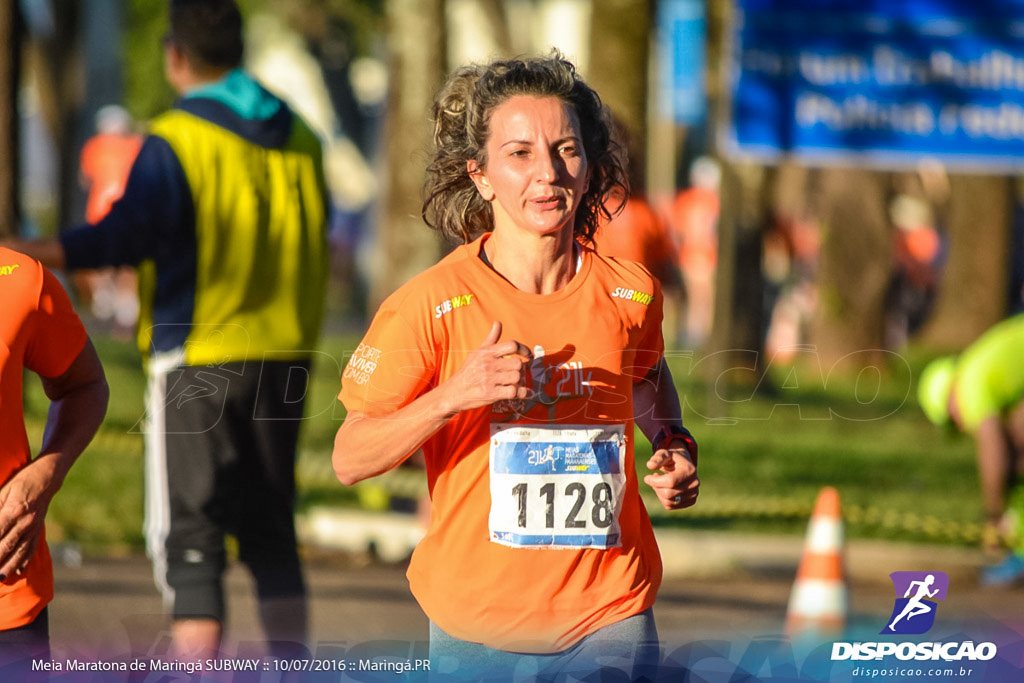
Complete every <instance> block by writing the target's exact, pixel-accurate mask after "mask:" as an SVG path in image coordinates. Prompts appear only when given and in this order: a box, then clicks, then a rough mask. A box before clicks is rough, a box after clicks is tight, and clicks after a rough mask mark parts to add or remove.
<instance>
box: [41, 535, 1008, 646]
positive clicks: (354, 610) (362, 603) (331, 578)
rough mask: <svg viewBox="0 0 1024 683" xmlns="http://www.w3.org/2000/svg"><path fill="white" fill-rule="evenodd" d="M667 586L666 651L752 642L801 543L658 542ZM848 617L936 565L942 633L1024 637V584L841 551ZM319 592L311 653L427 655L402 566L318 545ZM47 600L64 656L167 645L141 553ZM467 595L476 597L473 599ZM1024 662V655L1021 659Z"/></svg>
mask: <svg viewBox="0 0 1024 683" xmlns="http://www.w3.org/2000/svg"><path fill="white" fill-rule="evenodd" d="M660 542H661V546H662V551H663V555H665V558H666V581H665V583H664V585H663V587H662V590H661V593H660V595H659V601H658V604H657V606H656V608H655V612H656V618H657V621H658V627H659V632H660V635H661V638H662V641H663V643H664V647H665V648H666V651H672V650H673V649H675V648H678V647H682V646H684V645H686V644H692V643H694V642H697V641H707V640H711V639H725V640H730V641H732V642H734V643H737V644H738V645H737V647H740V648H742V647H743V644H744V643H749V642H751V641H752V640H757V639H763V638H764V637H770V636H776V635H778V634H780V633H782V631H783V629H784V623H785V616H786V607H787V602H788V600H789V594H790V591H791V588H792V584H793V577H794V575H795V569H796V565H797V563H798V562H799V558H800V553H801V550H802V541H801V539H793V538H785V539H770V538H764V537H755V536H736V535H728V534H709V533H690V534H685V533H674V534H671V535H662V537H661V538H660ZM845 556H846V567H847V578H848V590H849V603H850V611H849V621H850V623H851V624H853V625H857V626H858V628H860V627H863V628H864V629H867V630H868V631H869V632H873V633H874V634H877V633H878V631H879V630H880V629H881V627H882V626H884V620H885V619H886V618H887V617H888V616H889V614H890V612H891V610H892V607H893V588H892V585H891V583H890V582H889V579H888V575H889V572H891V571H897V570H922V571H924V570H937V571H945V572H946V573H948V574H949V575H950V579H951V583H950V591H949V595H948V596H947V600H946V601H944V603H943V604H942V606H941V613H940V615H939V616H940V618H941V623H943V624H945V625H946V626H947V628H946V630H947V631H949V630H951V629H952V630H954V631H955V628H959V627H960V625H961V623H966V622H975V621H981V622H986V623H988V622H993V623H1000V624H1003V625H1007V626H1009V627H1010V632H1011V633H1012V631H1016V633H1017V635H1018V637H1017V639H1018V640H1020V639H1021V638H1024V635H1022V634H1024V588H1015V589H1002V590H993V589H982V588H979V587H978V586H977V582H976V571H977V568H978V565H979V562H980V558H979V557H978V556H977V554H976V553H975V552H973V551H970V550H955V549H946V548H936V547H930V546H907V545H893V544H887V543H877V542H855V543H850V544H848V546H847V547H846V549H845ZM307 577H308V580H309V586H310V593H311V597H312V607H311V627H312V640H313V642H314V643H316V644H317V646H316V648H315V649H314V653H313V654H326V653H328V652H339V651H344V650H351V649H352V648H357V649H359V648H366V647H370V646H371V645H373V644H374V643H376V644H377V645H374V646H378V645H380V642H379V641H385V640H387V641H400V642H399V643H398V644H395V643H392V644H391V645H388V646H387V647H389V648H394V647H398V648H400V649H401V648H407V649H408V651H409V652H410V653H411V654H410V656H412V654H415V653H417V652H419V649H418V648H420V647H422V646H423V645H422V644H423V643H424V642H425V641H426V633H427V622H426V619H425V618H424V616H423V614H422V613H421V612H420V610H419V608H418V607H417V605H416V603H415V602H414V600H413V598H412V596H411V595H410V593H409V590H408V587H407V584H406V580H405V575H404V564H403V563H402V562H390V563H384V562H380V561H374V560H373V559H372V558H370V557H369V556H367V554H365V553H351V552H340V551H336V550H317V551H315V552H312V553H310V555H309V557H308V558H307ZM56 581H57V598H56V600H55V602H54V603H53V605H52V607H51V631H52V638H53V643H54V655H55V658H56V659H63V658H64V657H68V656H72V657H85V658H88V657H93V658H101V659H102V658H111V657H124V656H129V655H130V656H139V657H147V656H149V655H155V654H159V653H161V652H162V651H163V648H164V647H165V646H166V633H165V632H164V627H165V621H164V618H163V616H162V613H161V609H160V601H159V599H158V597H157V594H156V591H155V589H154V587H153V583H152V579H151V575H150V567H149V563H148V561H147V560H146V559H145V558H143V557H125V558H88V557H87V558H85V560H84V561H83V562H82V564H81V566H79V567H70V566H58V567H57V568H56ZM227 585H228V590H229V610H230V623H229V633H230V635H229V639H228V641H227V644H226V647H225V651H226V653H227V654H228V655H235V654H238V655H241V654H245V653H247V652H252V651H253V650H254V648H256V647H257V645H256V644H255V643H256V642H257V641H258V640H259V638H260V630H259V626H258V621H257V617H256V610H255V604H254V601H253V599H252V592H251V583H250V580H249V577H248V575H247V573H246V571H245V570H244V568H243V567H241V566H237V565H235V566H232V568H231V569H230V572H229V574H228V583H227ZM465 598H466V599H467V600H471V599H472V596H465ZM1021 664H1022V666H1024V662H1022V663H1021Z"/></svg>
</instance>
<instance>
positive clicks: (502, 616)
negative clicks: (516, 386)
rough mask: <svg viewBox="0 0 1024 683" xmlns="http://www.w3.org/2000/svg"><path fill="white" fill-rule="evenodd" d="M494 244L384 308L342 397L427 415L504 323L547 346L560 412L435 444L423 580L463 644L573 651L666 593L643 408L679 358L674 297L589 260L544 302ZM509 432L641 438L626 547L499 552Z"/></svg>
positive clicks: (491, 417)
mask: <svg viewBox="0 0 1024 683" xmlns="http://www.w3.org/2000/svg"><path fill="white" fill-rule="evenodd" d="M483 239H486V236H485V237H484V238H483ZM481 244H482V241H481V240H477V241H475V242H473V243H471V244H469V245H464V246H462V247H459V248H458V249H456V250H455V251H454V252H453V253H452V254H450V255H449V256H448V257H447V258H445V259H444V260H443V261H442V262H441V263H440V264H438V265H436V266H434V267H433V268H431V269H430V270H428V271H426V272H425V273H423V274H421V275H420V276H418V277H416V278H415V279H413V280H412V281H411V282H410V283H408V284H406V285H405V286H404V287H402V288H401V289H399V290H398V292H396V293H395V294H394V295H392V297H391V298H390V299H389V300H388V301H386V302H385V303H384V304H383V305H382V307H381V309H380V311H378V313H377V315H376V316H375V318H374V321H373V323H372V324H371V326H370V329H369V330H368V331H367V334H366V336H365V338H364V339H363V342H362V344H360V346H359V347H358V348H357V350H356V352H355V354H354V355H353V357H352V359H351V360H350V361H349V363H348V366H347V367H346V369H345V372H344V375H343V380H342V391H341V394H340V398H341V400H342V401H343V402H344V404H345V406H346V408H348V409H349V410H357V411H361V412H364V413H367V414H369V415H380V414H384V413H388V412H392V411H394V410H396V409H398V408H400V407H402V406H403V405H406V404H408V403H410V402H412V401H413V400H414V399H415V398H416V397H417V396H418V395H420V394H421V393H423V392H425V391H427V390H429V389H430V388H431V387H434V386H437V385H438V384H439V383H441V382H443V381H445V380H447V379H448V378H450V377H451V376H452V375H453V374H454V373H455V372H456V371H457V370H458V369H459V368H460V367H462V365H463V363H464V362H465V360H466V357H467V355H468V354H469V353H470V352H471V351H473V350H475V349H477V348H478V347H479V346H480V344H481V343H482V342H483V341H484V339H485V338H486V337H487V335H488V333H489V331H490V329H491V324H492V322H493V321H495V320H498V321H500V322H501V323H502V325H503V328H502V335H501V338H502V340H506V339H516V340H518V341H519V342H521V343H522V344H524V345H526V346H527V347H528V348H531V349H534V353H535V354H536V353H537V347H541V348H542V349H543V352H544V368H543V369H544V374H545V378H546V380H545V381H546V382H547V383H546V384H545V385H544V387H543V394H544V395H545V396H546V398H545V402H544V403H536V404H534V405H532V406H531V405H525V406H524V405H520V406H519V407H518V408H519V410H521V411H523V412H522V416H521V417H517V416H516V414H515V413H511V412H506V411H508V410H509V409H510V407H509V406H505V407H502V406H501V405H500V404H497V405H496V406H488V407H485V408H480V409H477V410H472V411H465V412H463V413H460V414H458V415H457V416H456V417H454V418H453V419H451V420H450V421H448V422H447V423H446V424H445V426H444V427H443V428H442V429H441V430H440V431H439V432H438V433H437V434H436V435H435V436H434V437H433V438H431V439H430V440H428V441H427V443H426V444H424V446H423V451H424V454H425V456H426V464H427V475H428V482H427V483H428V486H429V488H430V491H431V497H432V507H431V521H430V528H429V529H428V531H427V534H426V536H425V537H424V538H423V540H422V541H421V542H420V543H419V545H418V546H417V548H416V550H415V552H414V553H413V557H412V560H411V562H410V566H409V571H408V575H409V581H410V587H411V589H412V592H413V594H414V595H415V596H416V599H417V600H418V601H419V603H420V605H421V606H422V607H423V610H424V612H425V613H426V614H427V616H428V617H429V618H430V619H431V620H432V621H433V622H434V623H436V624H437V625H438V626H439V627H440V628H441V629H442V630H444V631H445V632H446V633H448V634H449V635H452V636H454V637H456V638H459V639H461V640H466V641H470V642H476V643H483V644H485V645H487V646H489V647H492V648H498V649H504V650H510V651H518V652H559V651H562V650H565V649H567V648H568V647H571V646H572V645H573V644H575V643H576V642H578V641H579V640H580V639H582V638H584V637H585V636H587V635H590V634H591V633H593V632H595V631H597V630H598V629H600V628H602V627H604V626H608V625H610V624H613V623H616V622H618V621H620V620H622V619H623V618H626V617H628V616H632V615H634V614H637V613H639V612H641V611H643V610H644V609H646V608H648V607H650V606H651V605H652V604H653V603H654V599H655V596H656V594H657V591H658V586H659V585H660V582H661V573H662V565H661V556H660V554H659V551H658V547H657V543H656V541H655V538H654V533H653V530H652V529H651V524H650V521H649V519H648V517H647V512H646V509H645V508H644V505H643V503H642V502H641V499H640V495H639V491H638V480H637V477H636V476H635V472H636V469H635V465H634V460H633V413H632V400H631V397H632V390H633V385H634V382H636V381H639V380H640V379H641V378H643V377H644V376H645V375H646V374H647V372H648V371H649V369H650V368H651V367H652V366H653V365H654V364H655V363H656V362H657V361H658V359H659V358H660V357H661V354H662V351H663V340H662V337H661V293H660V291H659V289H658V287H657V284H656V283H655V281H654V280H653V278H652V277H651V275H650V273H648V272H647V271H646V270H644V269H643V268H642V267H641V266H639V265H637V264H634V263H627V262H620V261H616V260H610V259H605V258H603V257H600V256H598V255H597V254H595V253H594V252H592V251H590V250H585V251H584V255H583V257H582V260H581V265H580V270H579V272H577V273H576V275H575V277H574V278H573V279H572V280H571V281H570V283H569V284H568V285H567V286H566V287H565V288H563V289H562V290H560V291H558V292H556V293H554V294H548V295H537V294H530V293H527V292H523V291H521V290H518V289H516V288H515V287H514V286H513V285H511V284H510V283H509V282H508V281H506V280H505V279H504V278H502V277H501V276H500V275H498V274H497V273H495V272H494V271H493V270H491V269H490V268H489V267H488V266H487V265H486V264H484V263H483V261H482V260H481V259H480V258H479V256H478V254H479V252H480V247H481ZM528 374H529V373H528ZM535 388H536V386H535ZM506 421H512V422H520V423H523V422H525V423H528V424H551V423H554V424H589V425H599V424H609V423H610V424H623V425H625V434H626V437H627V439H626V441H627V444H626V459H625V472H626V473H627V483H626V487H625V492H624V495H623V504H622V511H621V514H620V517H619V522H620V525H621V529H622V541H621V547H616V548H610V549H607V550H598V549H575V548H573V549H523V548H511V547H507V546H505V545H500V544H498V543H493V542H490V540H489V530H488V511H489V510H490V505H491V500H490V488H489V481H490V477H489V439H490V432H489V429H490V424H491V423H492V422H506Z"/></svg>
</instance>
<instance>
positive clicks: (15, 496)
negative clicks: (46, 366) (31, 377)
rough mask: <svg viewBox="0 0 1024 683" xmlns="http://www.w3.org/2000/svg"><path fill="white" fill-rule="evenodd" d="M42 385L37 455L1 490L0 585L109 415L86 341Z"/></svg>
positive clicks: (35, 537)
mask: <svg viewBox="0 0 1024 683" xmlns="http://www.w3.org/2000/svg"><path fill="white" fill-rule="evenodd" d="M42 384H43V389H44V391H45V392H46V395H47V397H48V398H49V399H50V410H49V413H48V414H47V419H46V428H45V430H44V432H43V444H42V447H41V449H40V451H39V455H38V456H37V457H36V458H35V459H33V460H32V461H30V462H29V463H28V464H27V465H26V466H25V467H23V468H22V469H21V470H20V471H19V472H18V473H17V474H15V475H14V476H13V477H11V478H10V479H9V480H8V481H7V483H6V484H4V486H3V487H2V488H0V577H3V578H0V582H7V583H10V582H13V581H15V580H16V579H17V576H18V575H19V574H20V572H21V571H23V570H24V569H25V567H26V566H27V565H28V562H29V560H30V559H31V558H32V556H33V555H34V554H35V551H36V547H37V546H38V544H39V539H40V538H41V536H42V532H43V527H44V522H45V519H46V511H47V508H48V507H49V505H50V501H51V500H52V499H53V496H54V495H55V494H56V493H57V491H58V490H59V489H60V487H61V484H62V483H63V482H64V477H65V476H66V475H67V473H68V470H70V469H71V466H72V465H73V464H74V462H75V460H77V459H78V456H79V455H81V453H82V451H84V450H85V447H86V446H87V445H88V444H89V442H90V441H91V440H92V437H93V435H95V433H96V430H97V429H99V426H100V423H101V422H103V417H104V415H105V414H106V412H107V399H108V396H109V389H108V387H107V382H106V378H105V376H104V373H103V366H102V365H101V364H100V359H99V357H98V356H97V355H96V350H95V349H94V348H93V346H92V343H91V342H89V341H86V344H85V346H84V347H83V348H82V350H81V351H80V352H79V353H78V355H77V356H76V357H75V359H74V360H73V361H72V362H71V365H70V366H69V367H68V369H67V370H65V371H64V372H63V373H62V374H60V375H58V376H56V377H42Z"/></svg>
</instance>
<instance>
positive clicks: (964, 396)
mask: <svg viewBox="0 0 1024 683" xmlns="http://www.w3.org/2000/svg"><path fill="white" fill-rule="evenodd" d="M953 389H954V393H955V399H956V403H957V407H958V408H959V410H960V416H961V420H962V423H963V429H964V431H966V432H970V433H973V432H975V431H977V429H978V427H979V426H980V425H981V423H982V422H984V421H985V420H986V419H987V418H990V417H992V416H995V415H1002V414H1003V413H1004V412H1005V411H1006V410H1008V409H1009V408H1012V407H1013V406H1014V405H1016V404H1017V403H1018V402H1019V401H1020V400H1021V399H1022V398H1024V315H1018V316H1014V317H1012V318H1008V319H1007V320H1004V321H1002V322H1000V323H998V324H997V325H995V326H993V327H992V328H991V329H989V330H988V331H986V332H985V334H983V335H982V336H981V337H979V338H978V340H977V341H975V342H974V343H973V344H971V345H970V346H969V347H968V348H967V349H966V350H965V351H964V352H963V353H962V354H961V355H960V359H959V360H958V361H957V366H956V378H955V379H954V380H953Z"/></svg>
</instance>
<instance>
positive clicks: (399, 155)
mask: <svg viewBox="0 0 1024 683" xmlns="http://www.w3.org/2000/svg"><path fill="white" fill-rule="evenodd" d="M385 16H386V19H387V24H386V26H387V28H386V35H387V47H388V74H389V76H388V102H387V118H386V120H385V123H384V127H385V130H384V135H383V139H384V141H385V145H386V149H385V156H386V160H385V164H386V171H385V173H386V176H385V178H384V183H383V188H382V192H381V197H380V202H379V206H380V207H381V209H380V217H379V220H378V226H379V228H378V230H379V234H378V240H377V249H378V255H379V258H378V266H379V267H377V268H374V269H373V272H374V274H375V275H376V281H375V282H373V283H371V285H370V310H373V309H374V308H376V306H377V305H378V304H379V303H380V302H381V301H382V300H383V299H384V298H385V297H386V296H387V295H388V294H390V293H391V292H393V291H394V290H395V289H397V288H398V287H399V286H400V285H401V284H403V283H404V282H406V281H408V280H409V279H410V278H411V277H412V276H413V275H416V274H417V273H419V272H421V271H423V270H425V269H426V268H428V267H429V266H431V265H433V264H434V263H436V262H437V259H438V257H439V256H440V253H441V245H440V240H439V239H438V237H437V236H436V235H435V234H434V233H433V232H432V231H430V230H427V229H426V228H425V227H424V225H423V220H422V219H421V217H420V207H421V199H422V192H421V190H422V186H423V178H424V169H425V168H426V164H427V158H426V153H427V149H428V147H429V145H430V138H431V134H432V130H431V125H430V107H431V103H432V102H433V97H434V93H435V91H436V90H437V88H439V87H440V85H441V82H442V80H443V79H444V76H445V73H446V65H445V14H444V1H443V0H391V1H390V2H388V3H387V4H386V8H385Z"/></svg>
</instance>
